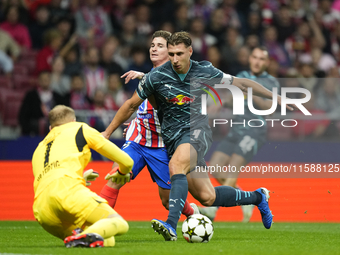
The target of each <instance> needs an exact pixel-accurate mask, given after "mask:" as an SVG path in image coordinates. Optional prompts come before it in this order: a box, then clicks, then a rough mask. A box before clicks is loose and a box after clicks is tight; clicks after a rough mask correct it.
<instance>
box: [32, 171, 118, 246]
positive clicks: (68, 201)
mask: <svg viewBox="0 0 340 255" xmlns="http://www.w3.org/2000/svg"><path fill="white" fill-rule="evenodd" d="M100 203H106V204H107V201H106V200H105V199H104V198H101V197H100V196H98V195H97V194H96V193H94V192H92V191H91V190H90V189H88V188H86V187H85V186H84V185H83V183H82V182H81V180H77V179H73V178H71V177H68V176H65V177H62V178H59V179H57V180H55V181H53V182H52V183H51V184H50V185H49V186H47V188H46V189H45V190H44V191H43V192H42V193H41V194H40V195H39V196H38V197H37V198H36V199H35V201H34V204H33V213H34V217H35V219H36V220H37V221H38V222H39V224H40V225H41V226H42V227H43V228H44V229H45V230H46V231H47V232H49V233H50V234H52V235H54V236H56V237H59V238H61V239H64V238H65V237H67V236H70V235H72V230H73V229H75V228H81V227H82V226H83V225H84V223H85V222H86V220H87V218H88V217H89V215H90V214H91V213H92V212H93V211H94V210H95V209H96V208H97V207H98V205H99V204H100ZM112 212H114V213H116V212H115V211H114V210H113V209H112Z"/></svg>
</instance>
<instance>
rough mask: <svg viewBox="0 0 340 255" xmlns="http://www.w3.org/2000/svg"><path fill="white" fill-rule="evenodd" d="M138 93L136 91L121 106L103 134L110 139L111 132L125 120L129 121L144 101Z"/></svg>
mask: <svg viewBox="0 0 340 255" xmlns="http://www.w3.org/2000/svg"><path fill="white" fill-rule="evenodd" d="M143 101H144V100H143V99H140V98H139V96H138V95H137V93H136V92H135V93H134V94H133V95H132V97H131V98H130V99H128V100H127V101H125V103H124V104H123V105H122V106H121V107H120V108H119V110H118V111H117V113H116V115H115V117H114V118H113V120H112V121H111V123H110V125H109V126H108V127H107V128H106V130H105V131H104V132H102V135H103V136H104V137H105V138H106V139H109V138H110V136H111V134H112V133H113V132H114V131H115V130H116V129H117V128H118V127H119V126H120V125H121V124H123V123H124V122H125V121H127V120H128V119H129V118H130V117H131V115H132V114H133V113H134V112H135V111H136V110H137V109H138V107H139V105H140V104H141V103H142V102H143Z"/></svg>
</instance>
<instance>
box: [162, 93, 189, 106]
mask: <svg viewBox="0 0 340 255" xmlns="http://www.w3.org/2000/svg"><path fill="white" fill-rule="evenodd" d="M194 101H195V96H194V97H193V98H190V97H187V96H184V95H178V96H176V97H173V98H171V99H168V102H169V103H173V104H178V105H183V104H189V103H192V102H194Z"/></svg>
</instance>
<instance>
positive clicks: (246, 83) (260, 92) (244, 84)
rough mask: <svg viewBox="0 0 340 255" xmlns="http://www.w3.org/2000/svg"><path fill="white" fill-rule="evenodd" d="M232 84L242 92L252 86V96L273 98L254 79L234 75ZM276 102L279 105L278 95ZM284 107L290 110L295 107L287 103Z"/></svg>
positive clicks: (279, 97) (268, 91)
mask: <svg viewBox="0 0 340 255" xmlns="http://www.w3.org/2000/svg"><path fill="white" fill-rule="evenodd" d="M233 85H235V86H237V87H239V88H240V89H241V90H242V91H243V92H247V88H252V89H253V95H254V96H260V97H264V98H268V99H272V98H273V93H272V92H271V91H270V90H268V89H266V88H265V87H264V86H262V85H261V84H260V83H257V82H256V81H253V80H250V79H246V78H236V77H234V79H233ZM277 103H278V104H279V105H281V96H280V95H278V96H277ZM286 108H287V109H288V110H290V111H293V110H294V109H296V108H295V107H294V106H292V105H288V104H287V105H286Z"/></svg>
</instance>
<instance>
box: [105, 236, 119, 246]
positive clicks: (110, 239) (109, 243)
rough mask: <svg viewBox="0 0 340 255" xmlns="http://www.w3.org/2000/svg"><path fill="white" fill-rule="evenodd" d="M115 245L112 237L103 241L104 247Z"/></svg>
mask: <svg viewBox="0 0 340 255" xmlns="http://www.w3.org/2000/svg"><path fill="white" fill-rule="evenodd" d="M115 244H116V241H115V237H114V236H111V237H109V238H106V239H104V247H113V246H115Z"/></svg>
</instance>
